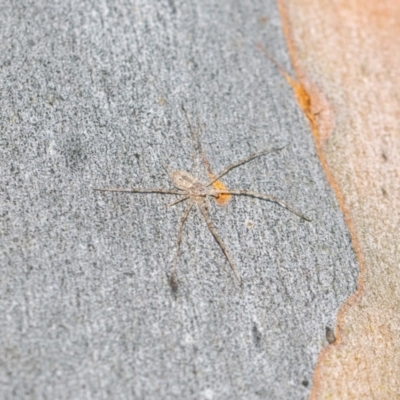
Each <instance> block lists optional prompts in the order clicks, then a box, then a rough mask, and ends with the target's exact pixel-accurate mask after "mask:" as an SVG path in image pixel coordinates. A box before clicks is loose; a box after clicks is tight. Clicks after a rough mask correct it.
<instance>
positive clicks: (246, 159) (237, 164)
mask: <svg viewBox="0 0 400 400" xmlns="http://www.w3.org/2000/svg"><path fill="white" fill-rule="evenodd" d="M284 147H285V146H283V147H278V148H276V149H268V150H263V151H258V152H256V153H253V154H250V155H249V156H248V157H246V158H244V159H242V160H239V161H237V162H235V163H233V164H231V165H229V166H228V167H226V168H225V169H224V170H223V171H222V172H221V173H220V174H218V175H217V176H215V177H214V178H213V179H212V180H211V181H210V182H208V183H207V185H206V186H211V185H212V184H213V183H214V182H215V181H217V180H218V179H219V178H221V177H222V176H224V175H226V174H227V173H228V172H229V171H231V170H232V169H234V168H236V167H238V166H239V165H242V164H245V163H247V162H249V161H250V160H253V159H254V158H257V157H260V156H263V155H264V154H268V153H272V152H273V151H279V150H282V149H283V148H284Z"/></svg>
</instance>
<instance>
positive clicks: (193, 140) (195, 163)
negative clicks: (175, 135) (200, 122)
mask: <svg viewBox="0 0 400 400" xmlns="http://www.w3.org/2000/svg"><path fill="white" fill-rule="evenodd" d="M182 110H183V113H184V114H185V117H186V122H187V125H188V128H189V131H190V140H191V144H192V157H193V168H194V176H195V177H196V178H199V173H200V170H199V160H198V158H197V151H196V145H198V142H197V141H196V133H195V132H194V129H193V127H192V124H191V122H190V119H189V115H188V113H187V111H186V109H185V107H184V106H183V105H182Z"/></svg>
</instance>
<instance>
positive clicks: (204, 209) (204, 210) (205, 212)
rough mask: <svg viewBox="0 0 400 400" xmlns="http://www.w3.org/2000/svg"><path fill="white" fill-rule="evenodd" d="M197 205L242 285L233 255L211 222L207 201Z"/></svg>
mask: <svg viewBox="0 0 400 400" xmlns="http://www.w3.org/2000/svg"><path fill="white" fill-rule="evenodd" d="M197 205H198V206H199V208H200V211H201V213H202V214H203V216H204V219H205V220H206V223H207V226H208V229H209V230H210V232H211V233H212V234H213V236H214V238H215V240H216V241H217V243H218V244H219V247H221V250H222V251H223V252H224V254H225V257H226V259H227V260H228V262H229V265H230V267H231V269H232V271H233V274H234V275H235V278H236V279H237V281H238V283H239V285H241V284H242V278H241V277H240V276H239V274H238V272H237V271H236V268H235V265H234V264H233V262H232V260H231V257H230V255H229V253H228V250H227V249H226V247H225V244H224V242H223V241H222V239H221V238H220V237H219V235H218V233H217V231H216V230H215V228H214V225H213V224H212V222H211V218H210V214H209V213H208V210H207V206H206V205H205V203H202V202H197Z"/></svg>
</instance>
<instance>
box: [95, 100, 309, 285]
mask: <svg viewBox="0 0 400 400" xmlns="http://www.w3.org/2000/svg"><path fill="white" fill-rule="evenodd" d="M182 108H183V107H182ZM183 111H184V113H185V115H186V118H187V122H188V126H189V129H190V133H191V138H192V142H193V143H196V135H195V133H194V130H193V128H192V126H191V124H190V120H189V118H188V115H187V113H186V111H185V109H183ZM197 147H198V150H199V152H200V155H201V157H202V161H203V164H204V166H205V168H206V170H207V171H208V174H209V176H210V177H211V178H210V181H208V182H207V183H202V182H200V180H199V179H198V178H197V177H196V176H198V174H199V171H198V164H197V158H196V155H194V157H193V160H194V166H195V175H196V176H193V175H192V174H190V173H189V172H186V171H182V170H173V169H171V168H170V167H168V166H166V165H164V168H165V170H166V171H167V173H168V175H169V177H170V179H171V181H172V184H173V186H174V187H175V188H174V189H158V188H152V189H122V188H111V189H95V190H98V191H108V192H129V193H158V194H168V195H178V196H179V197H178V199H177V200H175V201H174V202H172V203H171V204H169V205H168V207H171V206H174V205H177V204H178V203H181V202H186V201H188V204H187V206H186V209H185V210H184V212H183V214H182V216H181V219H180V221H179V224H178V237H177V248H176V252H175V257H174V265H173V268H172V273H171V276H170V285H171V288H172V289H173V290H174V291H176V290H177V288H178V284H177V267H178V260H179V249H180V245H181V242H182V233H183V226H184V224H185V221H186V219H187V217H188V216H189V213H190V211H191V210H192V208H193V206H194V205H197V207H198V208H199V209H200V212H201V214H202V215H203V217H204V219H205V221H206V223H207V226H208V229H209V230H210V232H211V233H212V235H213V236H214V238H215V240H216V242H217V243H218V244H219V246H220V248H221V250H222V251H223V253H224V255H225V257H226V259H227V260H228V263H229V265H230V267H231V269H232V272H233V274H234V276H235V278H236V280H237V282H238V283H239V285H241V284H242V279H241V277H240V275H239V274H238V272H237V270H236V267H235V265H234V263H233V261H232V259H231V256H230V254H229V252H228V250H227V248H226V246H225V244H224V242H223V241H222V239H221V237H220V236H219V234H218V233H217V231H216V229H215V228H214V225H213V223H212V221H211V217H210V214H209V207H208V200H207V197H212V198H214V199H218V198H219V197H221V196H251V197H255V198H259V199H263V200H268V201H272V202H275V203H277V204H279V205H280V206H282V207H284V208H286V209H287V210H289V211H291V212H292V213H294V214H296V215H297V216H299V217H300V218H302V219H305V220H307V221H310V219H308V218H307V217H305V216H304V215H302V214H300V213H299V212H297V211H296V210H294V209H293V208H292V207H290V206H289V205H288V204H286V203H284V202H283V201H281V200H279V199H277V198H276V197H274V196H270V195H266V194H263V193H257V192H253V191H249V190H230V189H228V188H226V186H225V185H224V184H223V183H222V182H221V181H220V180H219V179H220V178H221V177H222V176H224V175H226V174H227V173H228V172H230V171H231V170H232V169H234V168H236V167H238V166H240V165H243V164H245V163H247V162H249V161H251V160H253V159H255V158H258V157H260V156H263V155H265V154H267V153H270V152H272V151H277V150H281V149H282V148H283V147H281V148H275V149H268V150H263V151H259V152H256V153H253V154H251V155H250V156H248V157H246V158H245V159H242V160H240V161H238V162H236V163H233V164H230V165H229V166H228V167H227V168H225V169H224V170H223V171H222V172H221V173H220V174H218V175H214V174H213V173H212V171H211V167H210V165H209V164H208V162H207V161H206V158H205V156H204V153H203V151H202V149H201V144H200V141H199V140H198V138H197ZM193 149H194V150H195V146H193ZM194 153H195V151H194Z"/></svg>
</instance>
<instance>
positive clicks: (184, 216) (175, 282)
mask: <svg viewBox="0 0 400 400" xmlns="http://www.w3.org/2000/svg"><path fill="white" fill-rule="evenodd" d="M192 207H193V202H190V204H189V205H188V206H187V208H186V210H185V211H184V212H183V214H182V216H181V219H180V221H179V224H178V238H177V240H176V253H175V258H174V266H173V267H172V273H171V276H170V278H169V285H170V286H171V289H172V291H173V292H176V291H177V290H178V279H177V269H178V261H179V249H180V247H181V243H182V233H183V225H184V224H185V221H186V219H187V217H188V215H189V213H190V210H191V209H192Z"/></svg>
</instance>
